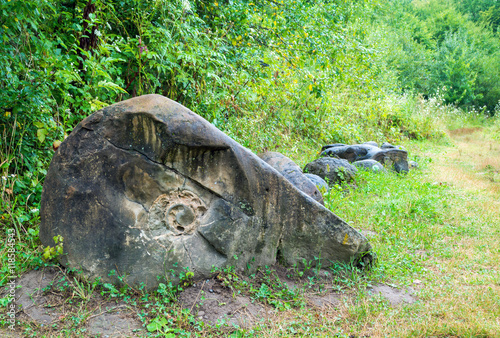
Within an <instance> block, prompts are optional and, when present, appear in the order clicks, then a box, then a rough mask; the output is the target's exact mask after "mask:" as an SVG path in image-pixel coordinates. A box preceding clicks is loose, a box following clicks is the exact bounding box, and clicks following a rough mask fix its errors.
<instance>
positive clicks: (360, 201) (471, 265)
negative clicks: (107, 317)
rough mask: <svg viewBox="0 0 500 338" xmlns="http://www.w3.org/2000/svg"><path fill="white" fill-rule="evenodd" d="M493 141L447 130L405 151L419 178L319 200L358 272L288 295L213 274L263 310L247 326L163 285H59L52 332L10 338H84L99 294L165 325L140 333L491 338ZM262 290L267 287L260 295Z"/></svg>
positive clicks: (499, 145)
mask: <svg viewBox="0 0 500 338" xmlns="http://www.w3.org/2000/svg"><path fill="white" fill-rule="evenodd" d="M497 137H498V129H494V128H493V127H488V126H486V127H485V126H481V125H480V126H470V127H466V128H464V127H462V128H458V129H454V130H451V131H450V132H449V136H448V137H447V138H445V139H443V140H442V141H440V142H439V143H435V142H434V143H431V142H427V141H419V142H410V143H407V144H405V146H406V148H407V149H408V150H409V153H410V157H411V158H412V159H413V158H415V159H416V160H417V162H418V163H419V164H420V168H419V169H417V170H414V171H412V172H410V174H408V175H406V176H400V175H397V174H394V173H388V174H379V175H377V174H371V173H360V175H359V177H358V182H357V184H358V188H357V189H350V190H349V191H342V190H340V189H333V190H332V191H331V192H330V193H329V194H328V195H327V196H326V201H327V203H326V205H327V207H329V208H330V209H331V210H333V211H334V212H335V213H336V214H338V215H339V216H341V217H343V218H344V219H345V220H347V221H348V222H350V223H351V224H352V226H354V227H355V228H357V229H360V230H362V231H364V232H366V233H367V234H368V235H367V236H369V238H370V239H371V243H372V245H373V247H374V248H375V251H376V253H377V255H378V264H377V265H376V266H375V267H374V268H373V269H372V270H371V271H369V272H367V273H360V272H357V271H354V270H352V269H350V268H349V267H340V266H339V267H336V269H333V270H330V271H329V276H328V277H326V278H319V277H318V275H317V274H315V273H314V271H311V274H310V275H309V277H310V278H302V279H300V280H299V281H298V284H299V285H300V287H299V289H296V290H295V291H290V290H289V289H288V288H287V287H286V286H284V285H283V284H282V283H281V282H280V277H279V274H278V275H274V274H269V270H266V271H267V272H266V271H263V272H262V273H261V275H260V276H257V277H254V278H253V279H243V278H242V277H241V276H238V275H237V274H235V273H234V272H232V271H223V272H219V274H218V276H219V280H220V281H222V283H225V285H227V286H229V289H230V290H232V291H233V292H235V294H241V295H246V296H248V297H249V298H251V299H255V301H256V302H257V303H262V304H264V305H266V306H268V308H270V309H272V311H266V313H265V315H262V316H261V321H257V322H256V323H255V324H254V326H253V327H250V328H240V329H236V328H235V327H234V326H229V327H227V326H226V327H225V326H224V325H220V326H218V327H215V328H210V327H207V326H206V325H203V324H201V323H200V322H197V320H196V318H194V317H193V316H191V315H190V314H188V313H186V311H185V310H184V311H183V310H181V308H180V307H179V306H178V305H176V301H175V300H176V297H175V295H173V293H175V290H174V289H169V288H168V286H167V289H162V290H159V291H158V292H157V293H153V294H141V293H140V292H135V291H134V290H113V289H112V288H111V287H110V286H109V285H108V286H106V285H94V286H92V285H90V284H85V285H86V286H85V285H83V286H82V285H79V284H78V283H76V282H74V279H71V278H68V280H69V281H70V282H71V281H73V282H71V283H69V284H68V285H67V286H66V289H65V290H63V291H60V292H59V293H58V294H59V296H60V298H59V299H60V300H61V301H62V302H64V303H65V304H67V305H68V307H67V313H66V314H65V316H64V318H62V319H60V320H59V324H58V326H55V327H42V326H40V325H34V324H32V323H31V324H30V321H29V319H27V320H24V321H23V322H22V323H20V325H19V331H18V332H22V334H25V335H30V336H49V337H52V336H83V335H88V332H87V333H85V330H84V329H83V327H84V326H85V322H86V321H87V320H88V319H89V318H92V317H95V316H96V314H95V313H94V312H92V311H91V310H90V308H91V306H90V305H92V307H95V306H96V302H97V297H98V296H99V297H103V296H104V297H105V298H108V299H121V300H122V301H125V303H124V304H125V305H124V306H125V307H126V308H127V309H128V311H129V312H130V313H135V314H136V316H138V317H140V318H141V320H142V322H143V323H144V324H145V325H148V324H151V323H160V322H161V319H162V318H165V320H166V321H165V322H164V323H167V324H165V325H163V326H161V325H160V326H159V327H160V328H161V329H162V332H163V333H161V334H160V333H158V332H159V331H158V332H157V331H156V330H154V329H151V328H152V326H150V327H149V328H150V329H151V330H150V331H151V332H150V333H148V334H149V335H150V336H155V335H158V336H165V337H174V336H189V335H191V336H197V335H199V336H229V335H231V336H232V337H253V336H259V337H291V336H318V337H333V336H336V337H500V268H499V266H500V264H499V263H500V215H499V212H498V210H500V174H499V173H500V142H499V141H498V138H497ZM269 276H272V277H269ZM379 283H384V284H385V285H390V286H393V287H397V288H399V289H401V290H403V291H408V292H412V295H413V296H414V297H415V298H416V300H417V301H416V302H415V303H413V304H404V303H403V304H400V305H391V303H390V302H389V301H388V300H387V299H384V298H383V297H380V296H374V295H373V294H372V293H371V292H370V289H371V288H372V287H373V286H375V285H377V284H379ZM263 284H266V285H267V286H269V290H268V289H265V290H264V291H266V292H264V291H263V287H262V285H263ZM302 285H303V286H302ZM267 286H266V287H267ZM94 287H95V291H94ZM325 291H326V292H332V291H334V292H336V293H338V294H340V295H341V297H340V298H339V299H340V301H339V302H338V303H336V305H334V306H326V307H315V306H311V303H310V302H308V301H307V300H308V299H309V298H308V297H310V296H311V295H321V294H323V293H324V292H325ZM46 292H54V293H57V290H55V289H53V290H52V291H50V288H49V289H48V291H46ZM82 295H83V296H82ZM70 305H71V306H70ZM4 310H5V308H4V307H2V310H1V311H2V312H0V315H2V313H5V312H4ZM75 318H80V319H79V320H75ZM70 319H71V320H70ZM145 332H146V331H143V334H144V335H145V334H146V333H145ZM0 336H1V332H0Z"/></svg>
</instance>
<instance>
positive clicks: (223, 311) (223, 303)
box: [179, 278, 266, 328]
mask: <svg viewBox="0 0 500 338" xmlns="http://www.w3.org/2000/svg"><path fill="white" fill-rule="evenodd" d="M179 302H180V303H181V304H182V306H183V307H184V308H186V309H189V310H191V312H192V313H193V314H194V315H195V317H196V318H197V319H198V320H201V321H203V322H205V323H207V324H211V325H215V324H219V325H224V324H227V325H229V326H239V327H244V328H247V327H251V326H252V325H253V324H254V323H255V322H256V321H257V320H259V319H260V318H264V317H265V314H266V307H265V306H264V305H262V304H260V303H257V302H255V301H254V300H252V299H251V298H250V297H247V296H244V295H241V294H239V293H238V292H237V291H233V290H231V289H230V288H228V287H225V286H223V285H222V284H221V282H220V281H218V280H217V279H215V278H213V279H208V280H204V281H202V282H198V283H197V284H195V285H193V286H191V287H189V288H187V289H186V290H184V291H183V292H182V293H181V294H180V296H179Z"/></svg>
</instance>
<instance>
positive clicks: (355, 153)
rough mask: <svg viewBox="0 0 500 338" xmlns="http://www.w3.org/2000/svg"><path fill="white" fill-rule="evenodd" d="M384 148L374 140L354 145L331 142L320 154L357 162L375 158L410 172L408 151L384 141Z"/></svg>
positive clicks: (397, 170) (399, 170)
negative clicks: (378, 145)
mask: <svg viewBox="0 0 500 338" xmlns="http://www.w3.org/2000/svg"><path fill="white" fill-rule="evenodd" d="M383 147H384V148H383V149H382V148H379V147H377V146H376V145H374V142H373V143H372V142H369V143H364V144H354V145H343V144H331V145H327V146H324V147H323V148H322V152H321V155H320V156H333V157H338V158H342V159H345V160H348V161H349V162H351V163H352V162H356V161H362V160H375V161H377V162H380V163H382V164H385V165H387V166H389V167H392V168H393V169H394V170H395V171H396V172H408V153H407V152H406V151H405V150H402V149H398V148H397V147H395V146H392V145H390V144H386V143H384V145H383Z"/></svg>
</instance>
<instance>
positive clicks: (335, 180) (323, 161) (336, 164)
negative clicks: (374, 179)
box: [304, 157, 357, 185]
mask: <svg viewBox="0 0 500 338" xmlns="http://www.w3.org/2000/svg"><path fill="white" fill-rule="evenodd" d="M304 171H306V172H308V173H310V174H314V175H318V176H319V177H321V178H322V179H324V180H325V181H328V184H329V185H332V184H341V183H343V182H345V183H350V182H351V181H352V180H353V179H354V176H355V175H356V172H357V169H356V167H355V166H353V165H352V164H350V163H349V162H347V161H346V160H342V159H338V158H333V157H321V158H318V159H317V160H314V161H313V162H311V163H308V164H307V165H306V167H305V168H304Z"/></svg>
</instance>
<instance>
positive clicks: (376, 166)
mask: <svg viewBox="0 0 500 338" xmlns="http://www.w3.org/2000/svg"><path fill="white" fill-rule="evenodd" d="M352 164H353V165H354V166H355V167H356V168H359V169H368V170H371V171H373V172H387V170H385V168H384V166H383V165H382V164H380V163H379V162H377V161H375V160H361V161H356V162H353V163H352Z"/></svg>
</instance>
